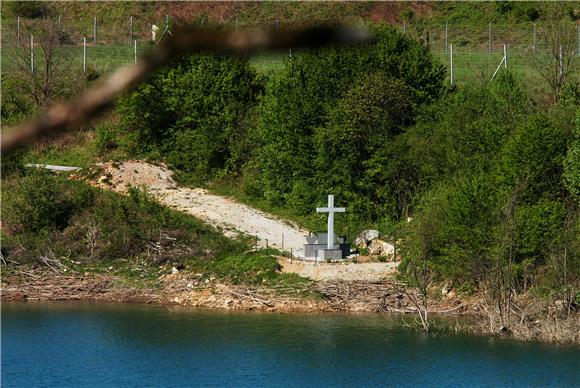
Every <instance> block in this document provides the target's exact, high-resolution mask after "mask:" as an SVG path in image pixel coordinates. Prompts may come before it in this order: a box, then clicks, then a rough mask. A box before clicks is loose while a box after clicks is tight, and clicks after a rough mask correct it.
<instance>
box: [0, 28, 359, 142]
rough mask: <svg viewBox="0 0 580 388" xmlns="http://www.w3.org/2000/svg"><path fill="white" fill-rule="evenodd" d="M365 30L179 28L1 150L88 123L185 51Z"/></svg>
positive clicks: (311, 40)
mask: <svg viewBox="0 0 580 388" xmlns="http://www.w3.org/2000/svg"><path fill="white" fill-rule="evenodd" d="M369 37H370V36H369V34H368V33H367V32H366V31H365V30H361V29H352V28H346V27H329V26H325V27H320V28H306V29H295V30H288V31H279V32H277V31H269V32H264V31H251V32H226V31H215V30H214V31H212V30H202V29H199V28H196V27H192V26H186V27H180V28H178V29H177V30H176V32H175V34H174V35H173V36H172V37H171V39H166V40H164V41H163V42H162V43H161V44H159V46H156V47H155V48H154V49H153V50H151V51H149V52H148V53H147V54H145V56H144V57H143V58H141V60H140V61H138V62H137V64H136V65H134V66H130V67H123V68H121V69H119V70H117V71H116V72H115V73H113V74H112V75H111V76H110V77H109V78H108V79H106V80H105V81H104V82H103V83H102V84H101V85H100V86H96V87H94V88H92V89H89V90H88V91H86V92H85V93H83V94H82V95H81V96H80V97H78V98H77V99H75V100H74V101H71V102H70V103H68V104H58V105H55V106H53V107H52V108H50V109H49V110H48V111H46V112H45V113H44V114H42V115H41V116H39V117H37V118H35V119H33V120H31V121H28V122H26V123H24V124H23V125H22V126H20V127H18V128H14V129H11V130H8V131H6V132H5V133H3V136H2V139H1V147H0V148H1V151H2V152H10V151H12V150H14V149H16V148H18V147H21V146H23V145H25V144H27V143H31V142H33V141H35V140H36V139H38V138H40V137H45V136H54V135H56V134H57V133H59V132H63V131H67V130H72V129H75V128H79V127H81V126H82V125H83V124H86V123H88V122H89V121H90V120H92V119H93V118H95V117H97V116H98V115H100V114H101V113H103V112H104V111H105V110H106V109H107V108H109V107H110V106H112V105H113V103H114V102H115V100H116V99H117V97H119V96H120V95H121V94H122V93H123V92H125V91H127V90H129V89H131V88H132V87H134V86H135V85H137V84H138V83H139V82H141V81H143V80H144V79H145V78H146V77H147V76H148V75H150V74H151V73H152V72H154V71H155V70H156V69H158V68H160V67H161V66H163V65H167V64H168V63H170V62H171V61H172V60H174V59H175V58H178V57H180V56H182V55H185V54H189V53H200V52H201V53H203V52H207V53H217V54H234V55H247V54H252V53H255V52H258V51H273V50H281V49H287V48H294V47H302V48H314V47H320V46H324V45H329V44H360V43H364V42H366V41H368V40H369Z"/></svg>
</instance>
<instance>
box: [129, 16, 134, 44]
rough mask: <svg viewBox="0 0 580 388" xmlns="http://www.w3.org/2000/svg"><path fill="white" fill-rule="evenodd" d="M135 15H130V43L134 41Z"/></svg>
mask: <svg viewBox="0 0 580 388" xmlns="http://www.w3.org/2000/svg"><path fill="white" fill-rule="evenodd" d="M133 40H134V39H133V16H130V17H129V44H131V43H133Z"/></svg>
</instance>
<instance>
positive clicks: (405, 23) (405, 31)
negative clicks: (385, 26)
mask: <svg viewBox="0 0 580 388" xmlns="http://www.w3.org/2000/svg"><path fill="white" fill-rule="evenodd" d="M406 33H407V21H406V20H403V34H406Z"/></svg>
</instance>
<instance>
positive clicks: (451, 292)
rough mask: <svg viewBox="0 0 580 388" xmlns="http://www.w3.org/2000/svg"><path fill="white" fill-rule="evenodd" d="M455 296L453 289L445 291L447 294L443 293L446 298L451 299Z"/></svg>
mask: <svg viewBox="0 0 580 388" xmlns="http://www.w3.org/2000/svg"><path fill="white" fill-rule="evenodd" d="M456 296H457V295H456V294H455V291H454V290H451V291H449V292H448V293H447V295H445V297H446V298H447V299H453V298H455V297H456Z"/></svg>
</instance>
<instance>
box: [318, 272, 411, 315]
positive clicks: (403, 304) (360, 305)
mask: <svg viewBox="0 0 580 388" xmlns="http://www.w3.org/2000/svg"><path fill="white" fill-rule="evenodd" d="M314 287H315V289H316V291H317V292H318V293H319V294H320V295H321V296H322V298H323V299H324V300H325V301H326V303H328V304H329V305H330V307H331V308H333V309H335V310H340V311H344V310H351V311H372V312H380V313H386V312H402V313H410V312H415V311H416V308H415V307H414V306H413V304H412V303H411V300H410V298H409V295H408V293H407V292H406V291H405V286H404V284H402V283H398V282H394V281H392V280H389V281H381V282H361V281H357V282H348V281H341V282H336V281H333V282H319V283H317V284H316V285H314Z"/></svg>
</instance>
